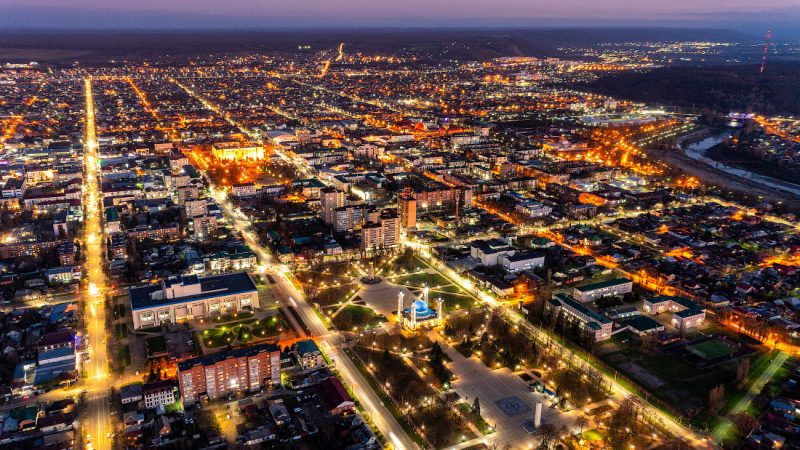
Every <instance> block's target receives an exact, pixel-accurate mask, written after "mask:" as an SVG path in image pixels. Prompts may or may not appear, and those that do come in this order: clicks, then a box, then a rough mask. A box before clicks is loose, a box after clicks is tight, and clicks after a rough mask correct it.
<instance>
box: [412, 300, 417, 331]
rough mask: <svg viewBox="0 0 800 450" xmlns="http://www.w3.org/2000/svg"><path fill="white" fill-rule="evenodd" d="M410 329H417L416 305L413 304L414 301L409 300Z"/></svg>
mask: <svg viewBox="0 0 800 450" xmlns="http://www.w3.org/2000/svg"><path fill="white" fill-rule="evenodd" d="M411 329H412V330H416V329H417V307H416V306H414V302H411Z"/></svg>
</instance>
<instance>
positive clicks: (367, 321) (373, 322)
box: [333, 305, 386, 330]
mask: <svg viewBox="0 0 800 450" xmlns="http://www.w3.org/2000/svg"><path fill="white" fill-rule="evenodd" d="M385 321H386V318H384V317H383V316H382V315H380V314H378V313H376V312H375V311H373V310H372V309H371V308H367V307H364V306H358V305H347V306H345V307H344V308H343V309H342V310H341V311H340V312H339V314H337V315H336V316H335V317H334V318H333V324H334V325H335V326H336V328H338V329H340V330H350V329H352V328H353V327H358V328H359V329H365V328H367V329H369V328H374V327H376V326H379V325H380V323H381V322H385Z"/></svg>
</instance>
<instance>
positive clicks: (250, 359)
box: [178, 344, 281, 404]
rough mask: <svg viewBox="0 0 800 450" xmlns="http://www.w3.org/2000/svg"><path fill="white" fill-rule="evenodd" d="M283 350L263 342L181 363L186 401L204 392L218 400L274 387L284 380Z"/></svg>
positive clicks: (181, 381) (180, 373)
mask: <svg viewBox="0 0 800 450" xmlns="http://www.w3.org/2000/svg"><path fill="white" fill-rule="evenodd" d="M280 367H281V351H280V348H279V347H278V346H277V345H275V344H261V345H254V346H251V347H245V348H240V349H236V350H230V351H224V352H218V353H212V354H210V355H205V356H201V357H197V358H192V359H188V360H186V361H181V362H180V363H178V382H179V383H180V389H181V396H182V398H183V401H184V403H185V404H192V403H195V402H197V401H199V400H200V399H201V398H202V397H203V396H208V398H209V399H210V400H216V399H218V398H222V397H224V396H226V395H229V394H235V393H237V392H239V391H244V392H248V391H254V390H258V389H262V388H272V387H274V386H278V385H280V382H281V373H280Z"/></svg>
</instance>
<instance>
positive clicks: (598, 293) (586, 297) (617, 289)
mask: <svg viewBox="0 0 800 450" xmlns="http://www.w3.org/2000/svg"><path fill="white" fill-rule="evenodd" d="M632 290H633V281H631V280H628V279H627V278H615V279H613V280H608V281H601V282H599V283H591V284H585V285H583V286H578V287H576V288H574V289H573V290H572V295H573V296H574V297H575V300H578V301H580V302H591V301H593V300H597V299H598V298H603V297H606V296H609V295H620V294H626V293H628V292H631V291H632Z"/></svg>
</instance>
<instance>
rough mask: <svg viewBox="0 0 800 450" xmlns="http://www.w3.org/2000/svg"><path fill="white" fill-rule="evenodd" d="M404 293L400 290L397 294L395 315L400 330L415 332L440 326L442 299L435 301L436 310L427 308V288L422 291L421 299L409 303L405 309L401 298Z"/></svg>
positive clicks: (441, 323) (442, 319) (442, 322)
mask: <svg viewBox="0 0 800 450" xmlns="http://www.w3.org/2000/svg"><path fill="white" fill-rule="evenodd" d="M404 296H405V293H404V292H403V291H402V290H401V291H400V292H399V293H398V294H397V315H398V320H399V323H400V326H401V328H403V329H406V330H410V331H415V330H417V329H419V328H430V327H436V326H442V325H443V324H444V316H443V314H442V305H443V303H444V302H442V299H441V298H440V299H437V300H436V309H433V308H431V307H430V306H428V288H427V287H426V288H425V289H424V290H423V291H422V298H420V299H416V300H414V301H412V302H411V305H410V306H409V307H407V308H406V307H405V304H404V302H403V298H404Z"/></svg>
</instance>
